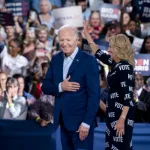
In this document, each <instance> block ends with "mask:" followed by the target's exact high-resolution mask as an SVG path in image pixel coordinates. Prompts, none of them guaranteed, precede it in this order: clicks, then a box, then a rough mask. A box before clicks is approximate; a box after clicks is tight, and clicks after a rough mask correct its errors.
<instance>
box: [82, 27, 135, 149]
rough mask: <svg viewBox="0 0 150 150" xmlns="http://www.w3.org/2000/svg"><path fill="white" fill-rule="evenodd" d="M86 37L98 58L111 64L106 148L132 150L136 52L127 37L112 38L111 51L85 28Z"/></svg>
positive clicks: (107, 102) (121, 35)
mask: <svg viewBox="0 0 150 150" xmlns="http://www.w3.org/2000/svg"><path fill="white" fill-rule="evenodd" d="M84 34H85V37H86V39H87V41H88V43H89V44H90V46H91V48H92V50H93V52H94V53H95V56H96V58H97V59H99V60H100V61H102V62H103V63H104V64H107V65H109V66H110V67H111V70H110V71H109V73H108V77H107V81H108V87H109V95H108V101H106V118H107V119H106V126H107V127H106V143H105V145H106V147H105V149H106V150H111V149H116V150H117V149H118V150H132V132H133V123H134V104H133V85H134V78H133V75H134V74H133V72H134V65H135V63H134V51H133V49H132V48H131V44H130V41H129V39H128V38H127V36H125V35H123V34H118V35H115V36H112V37H110V39H109V49H108V53H109V55H108V54H106V53H104V52H103V51H101V50H100V49H99V48H98V46H97V45H96V44H95V43H94V42H93V40H92V38H91V37H90V35H89V34H88V31H87V27H86V25H85V27H84Z"/></svg>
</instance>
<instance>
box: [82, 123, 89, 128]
mask: <svg viewBox="0 0 150 150" xmlns="http://www.w3.org/2000/svg"><path fill="white" fill-rule="evenodd" d="M81 125H82V126H84V127H86V128H88V129H90V125H88V124H86V123H84V122H82V123H81Z"/></svg>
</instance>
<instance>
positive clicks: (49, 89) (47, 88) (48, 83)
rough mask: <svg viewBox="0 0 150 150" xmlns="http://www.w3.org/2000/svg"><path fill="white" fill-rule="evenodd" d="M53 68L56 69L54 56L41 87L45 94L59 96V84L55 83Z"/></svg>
mask: <svg viewBox="0 0 150 150" xmlns="http://www.w3.org/2000/svg"><path fill="white" fill-rule="evenodd" d="M53 69H54V59H53V58H52V60H51V62H50V66H49V68H48V71H47V73H46V76H45V78H44V80H43V83H42V87H41V89H42V92H43V93H44V94H47V95H53V96H58V95H59V89H58V84H57V85H56V84H55V83H54V77H53Z"/></svg>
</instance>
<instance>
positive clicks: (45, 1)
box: [39, 0, 54, 30]
mask: <svg viewBox="0 0 150 150" xmlns="http://www.w3.org/2000/svg"><path fill="white" fill-rule="evenodd" d="M51 9H52V5H51V3H50V2H49V0H41V1H40V15H39V18H40V21H41V24H44V25H46V26H47V27H48V30H50V29H52V28H53V24H54V18H53V17H52V14H51Z"/></svg>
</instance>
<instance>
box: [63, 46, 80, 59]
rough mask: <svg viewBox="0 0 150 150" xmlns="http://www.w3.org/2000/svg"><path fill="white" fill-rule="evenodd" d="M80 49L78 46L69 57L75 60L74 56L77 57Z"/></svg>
mask: <svg viewBox="0 0 150 150" xmlns="http://www.w3.org/2000/svg"><path fill="white" fill-rule="evenodd" d="M78 51H79V49H78V47H76V48H75V50H74V52H73V53H72V54H71V55H70V56H69V58H71V59H72V60H74V58H75V56H76V54H77V53H78ZM65 58H67V57H65Z"/></svg>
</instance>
